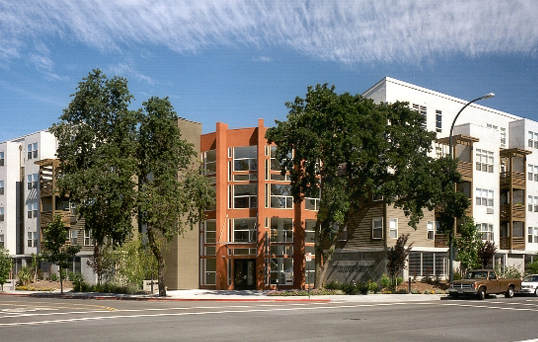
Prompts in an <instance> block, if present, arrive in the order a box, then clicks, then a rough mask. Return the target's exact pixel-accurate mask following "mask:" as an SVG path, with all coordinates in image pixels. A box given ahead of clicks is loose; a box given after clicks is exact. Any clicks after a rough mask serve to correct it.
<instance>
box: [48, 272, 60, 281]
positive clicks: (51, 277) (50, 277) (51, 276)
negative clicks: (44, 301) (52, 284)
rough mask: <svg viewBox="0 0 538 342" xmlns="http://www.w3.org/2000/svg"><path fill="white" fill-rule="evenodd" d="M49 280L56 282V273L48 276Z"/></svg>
mask: <svg viewBox="0 0 538 342" xmlns="http://www.w3.org/2000/svg"><path fill="white" fill-rule="evenodd" d="M49 280H52V281H57V280H58V275H57V274H56V273H51V274H50V276H49Z"/></svg>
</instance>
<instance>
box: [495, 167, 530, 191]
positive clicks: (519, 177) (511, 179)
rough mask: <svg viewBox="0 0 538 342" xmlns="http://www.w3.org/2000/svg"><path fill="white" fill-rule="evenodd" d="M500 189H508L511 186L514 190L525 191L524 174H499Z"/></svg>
mask: <svg viewBox="0 0 538 342" xmlns="http://www.w3.org/2000/svg"><path fill="white" fill-rule="evenodd" d="M500 176H501V179H500V180H501V181H500V186H501V188H506V187H509V186H510V184H512V187H513V188H514V189H525V183H526V181H525V174H524V173H523V172H515V171H514V172H501V175H500Z"/></svg>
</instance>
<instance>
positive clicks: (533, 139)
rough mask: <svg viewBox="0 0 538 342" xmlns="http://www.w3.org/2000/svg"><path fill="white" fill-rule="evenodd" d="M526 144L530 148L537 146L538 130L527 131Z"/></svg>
mask: <svg viewBox="0 0 538 342" xmlns="http://www.w3.org/2000/svg"><path fill="white" fill-rule="evenodd" d="M528 139H529V140H528V142H529V143H528V146H529V147H531V148H533V147H534V148H538V132H533V131H529V135H528Z"/></svg>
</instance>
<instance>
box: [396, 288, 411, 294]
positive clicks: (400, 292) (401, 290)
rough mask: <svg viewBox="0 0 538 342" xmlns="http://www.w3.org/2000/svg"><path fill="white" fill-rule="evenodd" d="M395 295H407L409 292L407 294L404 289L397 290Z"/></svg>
mask: <svg viewBox="0 0 538 342" xmlns="http://www.w3.org/2000/svg"><path fill="white" fill-rule="evenodd" d="M395 293H398V294H408V293H409V292H407V290H406V289H399V290H397V291H396V292H395Z"/></svg>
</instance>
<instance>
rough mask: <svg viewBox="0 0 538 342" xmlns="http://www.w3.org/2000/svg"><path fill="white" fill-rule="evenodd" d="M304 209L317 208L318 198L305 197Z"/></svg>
mask: <svg viewBox="0 0 538 342" xmlns="http://www.w3.org/2000/svg"><path fill="white" fill-rule="evenodd" d="M304 200H305V209H306V210H319V198H313V197H305V199H304Z"/></svg>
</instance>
